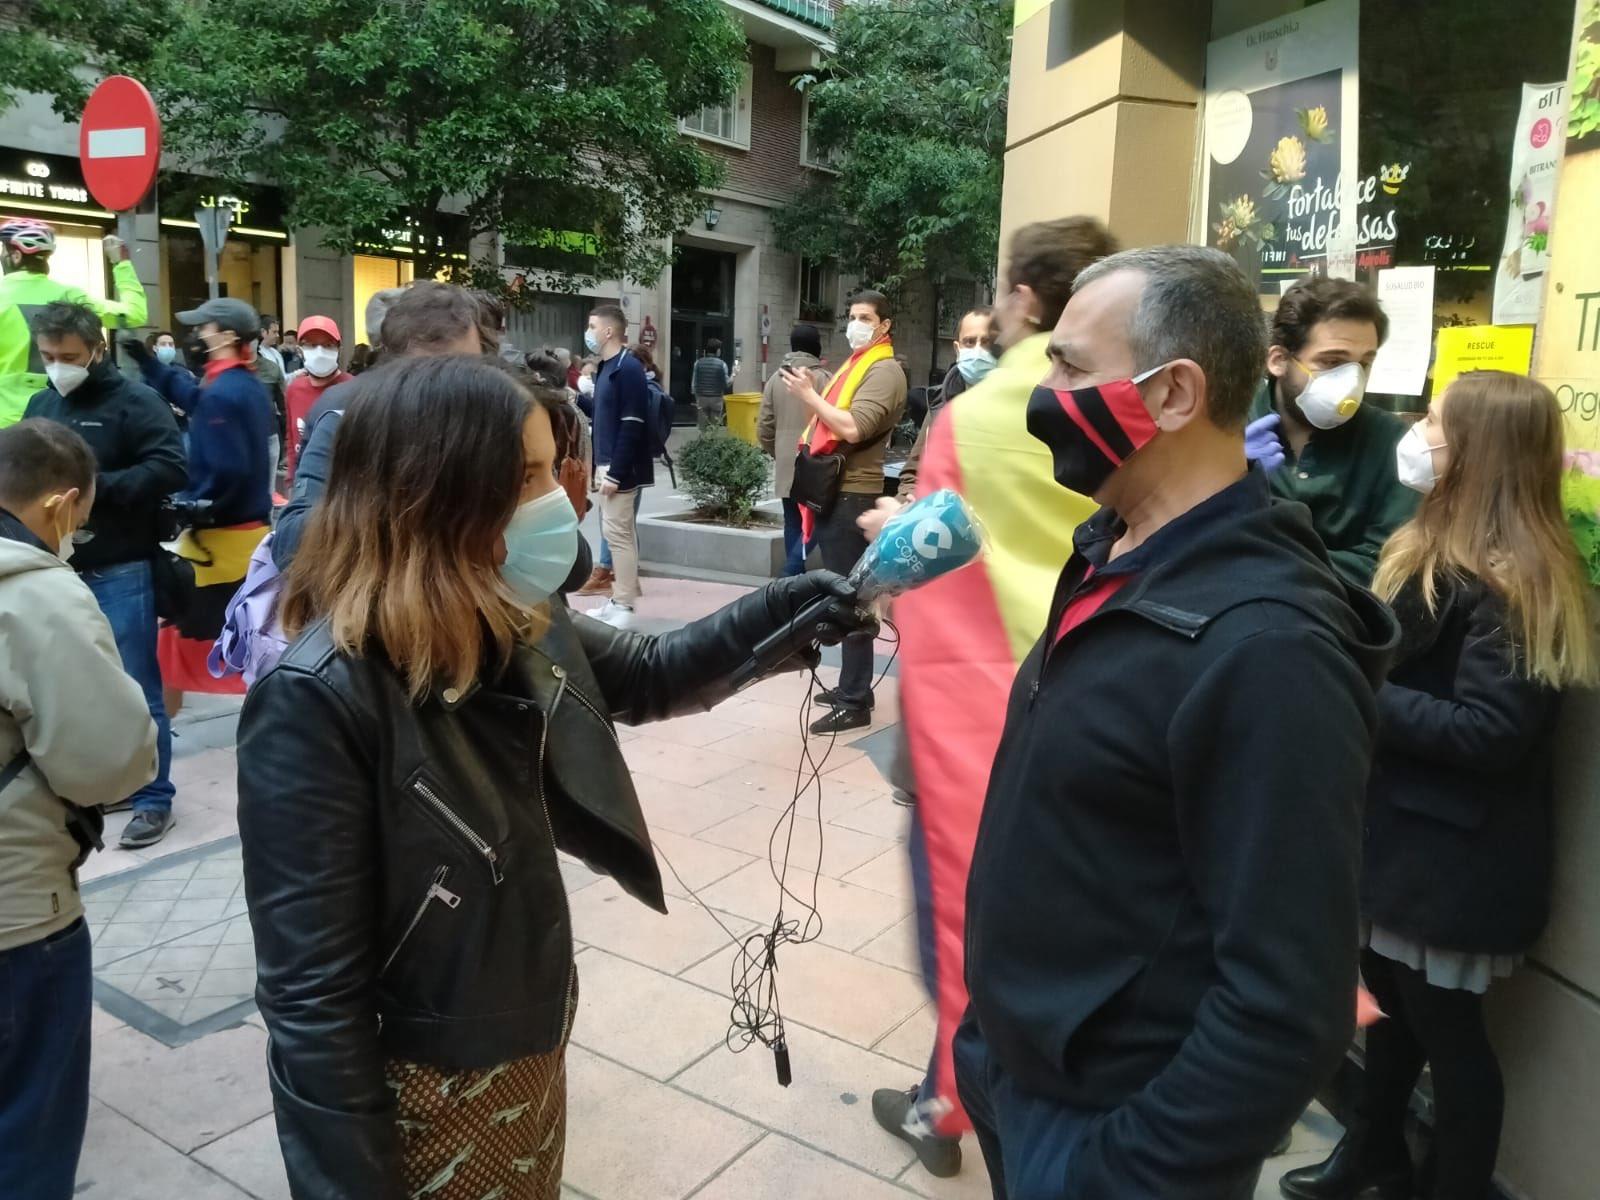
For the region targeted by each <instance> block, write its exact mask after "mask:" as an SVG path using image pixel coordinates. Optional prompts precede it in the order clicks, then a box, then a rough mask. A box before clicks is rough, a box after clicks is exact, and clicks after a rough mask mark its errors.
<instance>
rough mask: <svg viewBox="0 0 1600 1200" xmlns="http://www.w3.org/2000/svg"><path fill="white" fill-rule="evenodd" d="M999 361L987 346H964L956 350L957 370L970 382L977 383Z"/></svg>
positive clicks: (997, 364)
mask: <svg viewBox="0 0 1600 1200" xmlns="http://www.w3.org/2000/svg"><path fill="white" fill-rule="evenodd" d="M997 366H999V363H997V362H996V361H995V357H994V355H993V354H991V353H989V350H988V348H987V347H985V346H963V347H961V349H960V350H958V351H957V352H956V370H958V371H960V372H961V378H963V379H965V380H966V381H967V382H968V383H969V384H972V383H977V382H978V380H980V379H982V378H983V377H984V376H985V375H987V374H988V373H989V372H990V371H992V370H994V369H995V367H997Z"/></svg>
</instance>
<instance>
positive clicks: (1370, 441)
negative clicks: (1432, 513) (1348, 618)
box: [1245, 278, 1418, 588]
mask: <svg viewBox="0 0 1600 1200" xmlns="http://www.w3.org/2000/svg"><path fill="white" fill-rule="evenodd" d="M1388 333H1389V318H1388V316H1387V315H1386V314H1385V313H1384V311H1383V307H1382V306H1381V305H1380V304H1379V303H1378V301H1377V299H1376V298H1375V297H1373V295H1372V294H1371V293H1370V292H1368V291H1367V290H1366V289H1365V288H1363V287H1362V286H1361V285H1360V284H1357V283H1352V282H1351V281H1350V280H1348V279H1322V278H1316V279H1307V280H1305V281H1303V282H1301V283H1297V284H1295V286H1294V287H1292V288H1290V289H1289V290H1288V291H1287V292H1285V293H1284V296H1283V299H1282V300H1281V301H1280V302H1279V304H1278V310H1277V312H1276V313H1275V314H1274V316H1273V318H1272V345H1271V348H1270V349H1269V350H1268V351H1267V378H1266V379H1265V380H1264V381H1263V382H1262V384H1261V387H1260V389H1259V390H1258V391H1257V393H1256V398H1255V403H1254V404H1253V405H1252V406H1251V410H1250V424H1249V426H1248V427H1247V428H1246V430H1245V454H1246V456H1247V457H1249V458H1250V460H1251V461H1253V462H1255V463H1258V464H1259V465H1260V466H1261V467H1262V469H1263V470H1265V471H1266V472H1267V473H1268V475H1269V476H1270V477H1271V481H1272V491H1273V494H1274V495H1277V496H1282V497H1283V498H1284V499H1286V500H1298V501H1299V502H1300V503H1302V504H1304V505H1305V506H1306V507H1307V508H1309V509H1310V510H1311V524H1312V526H1313V527H1314V528H1315V529H1316V531H1317V535H1318V536H1319V537H1321V538H1322V541H1323V544H1324V545H1326V546H1327V548H1328V557H1329V558H1330V559H1331V560H1332V562H1333V567H1334V569H1335V570H1336V571H1338V572H1339V574H1340V576H1342V577H1343V578H1344V579H1345V580H1347V581H1348V582H1350V583H1353V584H1355V585H1356V586H1357V587H1363V588H1364V587H1366V586H1367V585H1368V584H1370V583H1371V582H1372V573H1373V571H1374V570H1375V569H1376V568H1377V565H1378V554H1379V553H1380V552H1381V551H1382V550H1383V544H1384V542H1386V541H1388V540H1389V535H1390V534H1391V533H1393V532H1394V531H1395V530H1396V529H1397V528H1399V526H1400V525H1402V524H1403V523H1404V522H1406V521H1408V520H1409V519H1410V518H1411V515H1412V513H1414V512H1415V511H1416V508H1417V500H1418V497H1417V493H1415V492H1413V491H1412V490H1411V489H1410V488H1408V487H1406V486H1405V485H1404V484H1402V483H1401V482H1400V477H1399V474H1398V473H1397V471H1396V467H1395V447H1396V446H1397V445H1398V444H1399V442H1400V438H1401V436H1402V435H1403V434H1404V433H1405V430H1406V427H1405V424H1404V422H1402V421H1401V420H1400V418H1398V417H1396V416H1395V415H1394V414H1393V413H1390V412H1386V411H1384V410H1383V409H1381V408H1378V407H1376V406H1375V405H1372V404H1367V403H1364V402H1363V395H1364V393H1365V391H1366V386H1367V378H1368V375H1369V374H1370V372H1371V370H1372V361H1373V359H1375V358H1376V357H1377V355H1378V347H1379V346H1381V345H1382V344H1383V339H1384V338H1385V337H1387V336H1388Z"/></svg>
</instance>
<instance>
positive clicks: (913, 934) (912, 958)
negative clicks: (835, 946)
mask: <svg viewBox="0 0 1600 1200" xmlns="http://www.w3.org/2000/svg"><path fill="white" fill-rule="evenodd" d="M856 953H857V954H859V955H860V956H861V957H862V958H867V959H871V960H872V961H873V962H877V963H882V964H883V965H884V966H886V967H895V968H897V969H899V970H901V971H909V972H910V973H911V974H913V975H916V976H918V977H919V978H920V977H921V975H922V959H921V956H920V952H919V951H918V949H917V914H916V913H915V912H912V913H911V914H910V915H908V916H906V917H905V918H903V919H902V920H900V921H897V922H896V923H895V924H893V925H891V926H889V928H888V929H885V930H884V931H883V932H882V933H880V934H879V935H878V936H877V937H875V938H873V939H872V940H871V941H870V942H868V943H867V944H866V945H864V946H862V947H861V948H860V949H859V950H857V951H856Z"/></svg>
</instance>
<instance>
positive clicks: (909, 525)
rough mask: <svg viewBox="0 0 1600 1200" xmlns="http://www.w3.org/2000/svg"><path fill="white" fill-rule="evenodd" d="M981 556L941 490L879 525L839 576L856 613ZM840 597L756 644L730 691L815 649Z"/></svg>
mask: <svg viewBox="0 0 1600 1200" xmlns="http://www.w3.org/2000/svg"><path fill="white" fill-rule="evenodd" d="M982 553H983V531H982V529H981V527H980V526H979V525H978V522H977V519H976V518H975V517H973V515H972V509H970V508H969V507H968V506H967V502H966V501H965V500H963V499H962V498H961V497H960V496H959V495H957V494H956V493H955V492H953V491H951V490H950V489H949V488H942V489H940V490H939V491H937V492H930V493H929V494H928V495H926V496H924V497H922V498H921V499H920V500H916V501H913V502H912V503H911V504H908V505H907V506H906V507H905V508H903V509H901V510H900V511H899V512H898V513H896V514H895V515H894V516H892V517H890V518H889V520H888V521H886V522H885V523H884V526H883V531H882V532H881V533H879V534H878V537H877V539H876V540H875V541H874V542H873V543H872V544H871V545H870V546H868V547H867V551H866V553H865V554H863V555H862V556H861V558H860V559H859V560H858V561H857V562H856V565H855V566H854V567H853V568H851V570H850V574H849V575H847V576H846V577H845V580H846V582H847V583H848V584H849V585H850V587H851V588H852V589H853V590H854V592H855V595H854V597H853V600H854V603H855V605H856V607H857V609H860V610H865V609H866V608H867V606H868V605H870V604H872V603H873V601H875V600H879V599H882V598H883V597H885V596H898V595H900V594H901V593H903V592H908V591H910V590H911V589H912V588H918V587H921V586H922V585H923V584H925V583H931V582H932V581H933V580H935V579H938V578H939V577H940V576H943V575H948V574H949V573H950V572H951V571H955V570H959V569H960V568H962V567H964V566H966V565H967V564H968V563H970V562H972V561H974V560H975V559H976V558H977V557H978V556H979V555H980V554H982ZM843 602H845V601H844V599H843V598H841V597H834V596H823V597H820V598H819V599H816V600H813V601H812V602H811V603H810V604H808V605H806V606H805V607H804V608H803V609H801V610H800V611H799V612H798V613H796V614H795V616H794V619H793V620H791V621H790V622H789V623H788V624H787V625H785V626H783V627H782V628H780V629H778V630H775V631H774V632H773V633H771V634H769V635H768V636H767V637H766V638H764V639H763V640H762V641H760V642H759V643H757V644H756V648H755V650H754V651H752V652H751V655H750V658H749V659H748V660H747V661H746V662H745V664H744V666H742V667H740V668H739V670H738V671H736V672H735V673H734V676H733V680H732V683H733V686H734V689H735V690H739V689H741V688H744V687H747V686H749V685H750V684H751V683H754V682H755V681H756V680H757V679H759V678H761V677H762V676H763V675H768V674H771V673H772V672H773V671H775V670H777V669H778V668H779V667H781V666H782V665H783V664H784V663H785V662H787V661H788V660H789V659H791V658H793V657H794V656H795V655H796V654H799V653H801V652H803V651H805V650H807V649H809V648H810V647H812V646H813V645H816V644H817V643H819V642H820V641H822V639H823V638H824V637H826V636H827V635H828V634H829V633H830V632H833V631H834V630H835V629H836V622H834V621H832V620H830V619H829V614H830V611H831V610H834V608H835V606H836V605H839V604H841V603H843Z"/></svg>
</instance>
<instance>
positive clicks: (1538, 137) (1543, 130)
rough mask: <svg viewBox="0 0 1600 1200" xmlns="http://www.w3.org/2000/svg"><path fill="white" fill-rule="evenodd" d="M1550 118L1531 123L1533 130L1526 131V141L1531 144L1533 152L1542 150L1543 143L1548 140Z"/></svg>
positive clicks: (1541, 118) (1542, 118)
mask: <svg viewBox="0 0 1600 1200" xmlns="http://www.w3.org/2000/svg"><path fill="white" fill-rule="evenodd" d="M1550 130H1551V125H1550V118H1549V117H1540V118H1539V119H1538V120H1537V121H1535V122H1534V123H1533V128H1532V129H1531V130H1529V131H1528V140H1529V141H1530V142H1532V143H1533V148H1534V149H1535V150H1542V149H1543V148H1544V146H1545V143H1546V142H1548V141H1549V140H1550Z"/></svg>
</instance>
